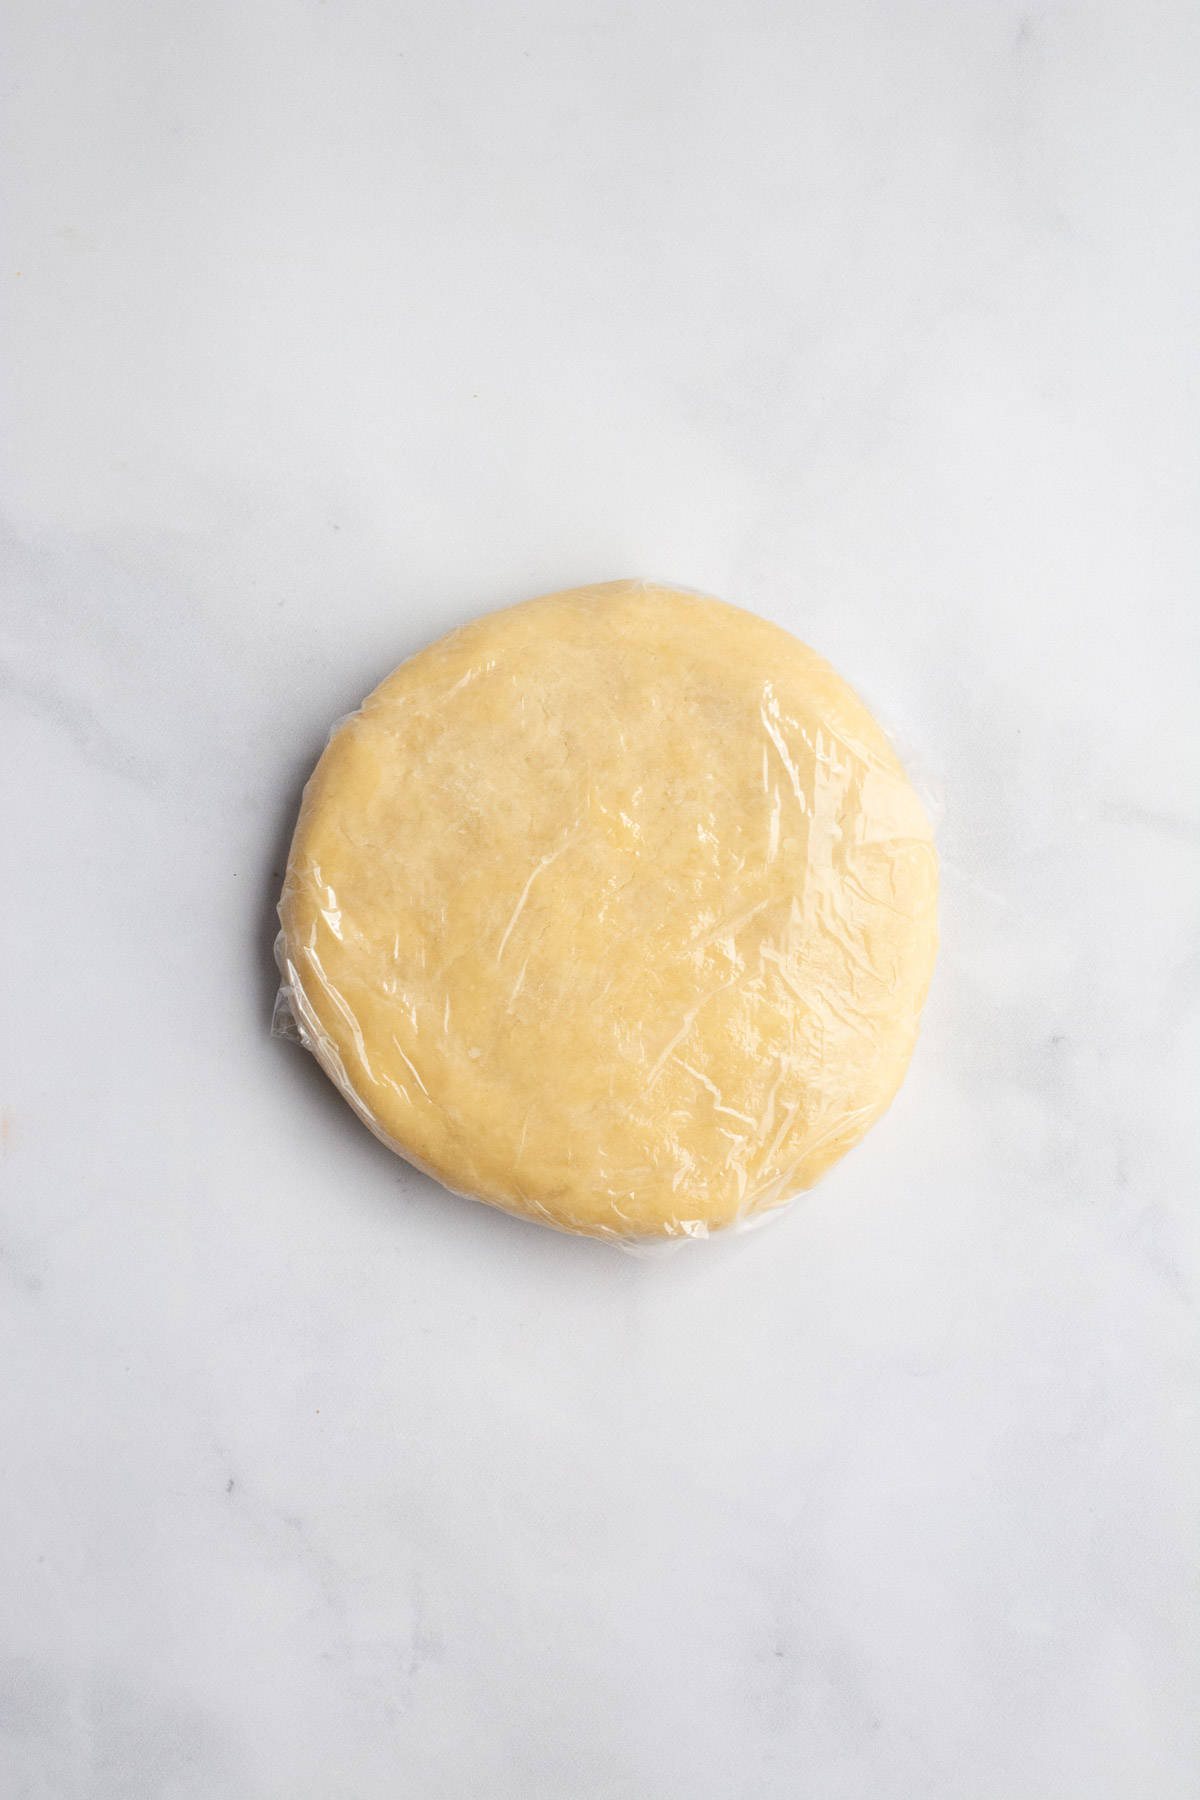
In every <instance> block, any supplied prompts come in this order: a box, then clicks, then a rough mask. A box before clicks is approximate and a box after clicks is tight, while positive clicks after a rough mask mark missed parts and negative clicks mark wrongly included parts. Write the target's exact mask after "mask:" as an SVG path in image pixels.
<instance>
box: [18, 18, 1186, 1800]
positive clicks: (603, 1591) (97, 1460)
mask: <svg viewBox="0 0 1200 1800" xmlns="http://www.w3.org/2000/svg"><path fill="white" fill-rule="evenodd" d="M7 68H8V72H9V73H8V87H9V103H8V107H7V111H6V121H5V124H4V127H3V131H4V133H5V136H4V142H3V146H2V147H3V151H4V154H5V162H6V167H7V169H8V171H9V181H8V183H7V192H6V199H5V226H6V230H5V234H4V236H5V246H6V249H5V261H4V268H3V270H2V271H0V294H2V296H3V300H2V304H3V331H2V332H0V345H2V346H3V348H2V349H0V356H2V357H3V362H4V389H5V407H4V418H3V424H2V426H0V435H2V438H3V447H4V452H5V459H4V470H5V473H4V476H3V482H4V490H3V508H2V513H0V520H2V523H0V593H2V595H3V600H2V603H0V731H2V732H3V746H2V749H0V771H2V772H3V773H2V780H3V786H4V814H3V847H4V855H3V859H2V860H3V866H4V871H5V873H4V879H3V881H2V882H0V909H2V917H3V927H4V943H5V946H6V950H7V956H6V973H5V988H4V1000H3V1005H2V1007H0V1016H2V1017H3V1021H4V1026H5V1029H4V1030H3V1031H2V1032H0V1368H2V1369H3V1371H4V1373H3V1377H2V1379H0V1426H2V1431H3V1443H4V1446H5V1448H4V1455H3V1457H2V1458H0V1596H2V1603H0V1795H3V1796H4V1800H142V1797H146V1800H158V1797H160V1796H161V1797H162V1800H167V1797H170V1800H184V1797H187V1800H192V1797H194V1800H330V1797H331V1796H337V1800H395V1797H396V1796H401V1795H402V1796H404V1797H405V1800H442V1797H444V1800H460V1797H461V1796H463V1795H482V1796H487V1797H488V1800H649V1797H651V1796H653V1797H654V1800H675V1797H676V1796H687V1800H743V1797H744V1800H797V1797H799V1796H804V1797H806V1800H807V1797H809V1796H811V1797H812V1800H868V1797H869V1800H912V1797H913V1796H918V1795H919V1796H921V1800H1046V1797H1048V1796H1054V1800H1134V1797H1135V1796H1136V1797H1137V1800H1141V1797H1142V1796H1151V1795H1152V1796H1153V1797H1154V1800H1195V1796H1196V1794H1197V1769H1198V1768H1200V1730H1198V1726H1197V1720H1198V1717H1200V1709H1198V1708H1197V1705H1196V1697H1197V1693H1198V1692H1200V1615H1198V1606H1197V1595H1198V1593H1200V1539H1198V1538H1197V1533H1196V1528H1195V1527H1196V1518H1197V1508H1198V1505H1200V1444H1198V1442H1197V1439H1198V1435H1200V1419H1198V1416H1197V1403H1196V1394H1197V1392H1198V1378H1200V1332H1198V1329H1197V1324H1198V1307H1200V1226H1198V1223H1197V1220H1198V1217H1200V1212H1198V1208H1197V1194H1198V1192H1200V1148H1198V1142H1200V1140H1198V1136H1197V1130H1196V1119H1197V1093H1198V1091H1200V949H1198V945H1200V812H1198V810H1197V804H1196V795H1197V793H1200V731H1198V730H1197V726H1196V713H1195V703H1196V692H1197V680H1198V677H1200V608H1198V606H1197V600H1196V595H1197V591H1198V584H1200V529H1198V526H1197V511H1196V504H1195V496H1196V493H1197V491H1198V488H1200V429H1198V427H1200V416H1198V413H1197V394H1198V393H1200V350H1198V348H1197V339H1196V331H1195V294H1196V290H1197V281H1198V278H1200V246H1198V243H1197V239H1196V233H1195V229H1194V220H1195V218H1196V213H1197V203H1198V201H1200V114H1198V113H1197V109H1196V105H1195V93H1196V85H1197V80H1198V79H1200V37H1198V35H1197V31H1196V23H1195V17H1194V13H1193V11H1192V9H1190V8H1188V7H1187V6H1185V5H1184V4H1182V0H1166V3H1165V4H1163V5H1161V6H1156V7H1154V8H1152V9H1145V8H1134V7H1131V6H1128V5H1125V4H1123V3H1121V0H1100V3H1099V4H1097V5H1094V6H1088V7H1082V6H1072V5H1059V4H1051V3H1050V0H1033V3H1031V4H1008V3H1007V0H997V3H996V4H994V5H989V6H966V7H959V6H953V5H950V4H945V5H940V4H935V5H917V4H915V3H914V4H904V5H901V6H899V7H885V6H881V5H877V4H875V3H874V0H851V4H849V5H842V4H839V5H834V4H833V3H832V0H815V3H814V4H811V5H807V6H804V7H797V8H791V9H788V8H779V7H777V8H770V7H767V8H763V7H759V8H757V9H753V8H751V9H741V10H739V9H736V8H735V9H730V8H728V7H719V6H717V5H715V4H710V3H709V0H701V3H700V4H699V5H694V6H692V7H689V8H681V7H679V6H677V5H673V4H670V3H669V0H650V3H649V4H645V5H642V6H640V7H637V8H628V7H626V8H616V9H613V8H607V9H605V8H601V7H598V6H595V5H591V4H584V3H582V0H555V4H553V5H552V4H550V3H549V0H545V3H543V0H533V3H532V4H530V5H524V6H521V7H514V6H508V5H501V6H490V7H489V6H483V5H481V4H477V3H476V0H464V3H463V4H462V5H459V6H456V7H451V8H449V9H446V8H436V7H427V8H424V9H421V8H413V7H404V6H390V5H385V4H383V3H382V0H355V3H354V4H351V5H348V6H343V7H330V6H325V5H321V4H318V3H317V0H298V4H296V5H294V6H288V7H285V8H280V7H278V6H273V5H271V4H268V0H247V3H246V4H243V5H241V6H239V7H236V8H233V9H228V8H226V9H213V8H204V7H199V8H197V7H188V6H185V5H184V4H182V0H167V3H166V4H164V5H160V6H158V7H155V8H153V9H149V10H147V9H145V8H140V9H135V8H134V7H132V6H131V4H130V3H129V0H98V3H97V4H94V5H92V6H91V7H88V8H84V9H82V10H81V9H78V8H75V7H70V6H68V5H67V4H66V0H37V3H36V4H35V3H34V0H17V4H16V6H15V8H13V9H10V30H9V43H8V56H7ZM638 574H644V575H648V576H651V577H655V578H659V579H663V580H668V581H672V582H676V583H678V584H680V585H683V586H687V587H693V588H698V589H701V590H706V591H710V592H714V593H718V594H721V595H722V596H724V597H725V598H727V599H729V600H732V601H735V602H738V603H739V604H742V605H745V606H748V607H750V608H752V609H754V610H756V611H759V612H761V613H764V614H765V615H767V616H768V617H771V618H774V619H776V620H778V621H779V622H780V623H781V624H784V625H785V626H787V627H789V628H790V629H792V630H794V631H795V632H796V633H797V634H798V635H799V636H801V637H803V638H804V639H805V640H806V641H808V642H811V643H812V644H813V645H814V646H815V647H816V648H817V649H819V650H820V651H821V652H822V653H823V654H825V655H826V656H828V657H829V658H830V660H831V661H832V662H833V663H834V664H835V666H836V667H837V668H838V669H839V670H840V671H841V672H842V673H844V674H845V675H846V677H847V678H848V679H850V680H851V681H852V683H854V685H855V686H857V687H858V688H859V689H860V690H861V692H862V693H863V695H864V697H865V698H866V700H867V702H868V704H869V705H870V706H871V707H872V709H873V710H874V711H875V712H876V713H877V714H878V715H879V716H880V717H881V718H882V719H883V720H884V721H885V722H886V723H888V724H889V725H890V726H891V728H892V729H893V731H894V733H895V735H896V739H897V742H898V743H899V744H900V746H901V748H902V750H903V752H904V755H905V757H906V758H907V759H908V760H909V762H910V763H911V765H912V767H913V770H914V773H915V775H916V776H917V778H918V780H919V781H920V782H921V784H922V786H923V788H924V789H925V790H926V791H928V792H929V793H930V794H931V795H932V796H933V798H934V800H935V802H936V805H937V808H938V811H939V814H940V826H939V846H940V851H941V856H942V868H943V886H942V908H941V928H942V951H941V959H940V963H939V967H938V972H937V975H936V978H935V983H934V989H933V993H932V996H931V1000H930V1005H929V1008H928V1013H927V1018H926V1023H925V1028H924V1031H923V1035H922V1040H921V1044H920V1046H919V1049H918V1053H917V1056H916V1059H915V1061H914V1064H913V1067H912V1071H911V1074H910V1076H909V1079H908V1081H907V1082H906V1084H905V1087H904V1089H903V1092H902V1094H901V1096H900V1098H899V1100H898V1101H897V1103H896V1105H895V1106H894V1107H893V1109H892V1111H891V1112H890V1113H889V1115H888V1116H887V1118H886V1119H885V1120H884V1121H883V1122H882V1123H881V1125H880V1126H879V1127H878V1128H877V1129H876V1130H875V1131H874V1132H873V1133H872V1134H871V1136H870V1137H869V1139H868V1140H867V1141H866V1142H865V1143H864V1144H863V1145H862V1146H861V1147H860V1148H859V1149H858V1150H857V1151H855V1153H854V1154H853V1155H852V1156H850V1157H849V1158H848V1159H847V1160H846V1162H845V1163H844V1164H843V1165H842V1166H841V1167H840V1168H839V1169H838V1170H837V1171H836V1172H835V1173H834V1175H833V1176H831V1177H830V1178H829V1179H828V1180H827V1181H826V1182H825V1183H823V1184H822V1185H821V1186H820V1187H818V1188H817V1189H815V1190H814V1191H813V1192H812V1193H811V1194H810V1195H809V1196H807V1197H806V1198H805V1199H804V1200H803V1201H802V1202H801V1203H800V1204H798V1205H797V1206H796V1207H794V1208H793V1209H792V1210H791V1211H790V1212H789V1214H788V1215H787V1216H786V1217H785V1218H784V1219H783V1220H781V1221H780V1222H779V1223H777V1224H775V1225H773V1226H772V1228H771V1229H770V1230H768V1231H762V1232H752V1233H748V1234H746V1235H745V1236H743V1237H736V1238H732V1239H729V1240H727V1241H724V1242H720V1243H713V1244H709V1245H686V1246H684V1247H683V1248H681V1249H680V1250H679V1252H678V1253H677V1254H676V1255H673V1256H670V1257H668V1258H666V1259H662V1258H650V1259H635V1258H631V1257H626V1256H622V1255H620V1254H619V1253H617V1252H614V1251H612V1250H610V1249H607V1248H606V1247H604V1246H602V1245H598V1244H595V1243H590V1242H578V1241H571V1240H568V1239H566V1238H562V1237H559V1236H556V1235H555V1234H553V1233H550V1232H547V1231H544V1230H540V1229H538V1228H536V1227H531V1226H523V1225H520V1224H518V1223H516V1222H514V1221H512V1220H510V1219H507V1218H504V1217H502V1216H500V1215H498V1214H494V1213H491V1212H488V1211H486V1210H485V1209H483V1208H479V1207H472V1206H470V1205H468V1204H466V1203H464V1202H462V1201H459V1200H456V1199H454V1198H452V1197H450V1196H448V1195H446V1194H444V1193H443V1192H441V1191H440V1190H439V1189H438V1188H437V1187H435V1186H434V1184H432V1183H431V1182H429V1181H426V1180H424V1179H423V1178H422V1177H420V1176H419V1175H417V1174H416V1173H414V1172H413V1171H411V1170H410V1169H408V1168H406V1167H405V1166H404V1165H403V1164H401V1163H399V1162H398V1161H397V1160H396V1159H395V1158H394V1157H392V1156H391V1155H390V1153H388V1152H387V1151H386V1150H385V1149H384V1148H383V1147H382V1146H381V1145H380V1144H378V1143H376V1142H375V1140H374V1139H372V1138H371V1137H370V1136H369V1134H368V1133H367V1132H366V1131H365V1130H364V1129H363V1127H362V1126H361V1125H360V1124H359V1123H358V1122H357V1120H356V1119H355V1118H354V1117H353V1116H352V1115H351V1113H350V1112H349V1110H348V1109H347V1108H346V1106H345V1105H344V1104H343V1102H342V1101H341V1100H340V1099H339V1097H338V1096H337V1095H336V1093H334V1091H333V1090H332V1088H331V1087H330V1085H329V1084H328V1082H326V1081H325V1079H324V1077H323V1076H322V1075H321V1074H320V1072H319V1070H317V1069H316V1067H315V1066H314V1065H313V1064H312V1063H311V1061H310V1060H308V1059H307V1058H306V1057H305V1056H304V1055H303V1053H302V1052H301V1051H300V1050H299V1049H298V1048H297V1047H296V1046H294V1045H291V1044H287V1043H282V1042H280V1041H278V1040H273V1039H272V1038H271V1037H270V1035H269V1021H270V1014H271V1004H272V1000H273V996H274V987H275V977H274V968H273V964H272V961H271V942H272V938H273V935H274V904H275V899H276V897H277V893H278V887H279V881H280V875H281V870H282V866H283V860H284V857H285V856H286V849H287V843H288V838H289V833H290V830H291V825H292V821H293V819H294V816H295V810H296V805H297V800H298V795H299V789H300V786H301V783H302V782H303V779H304V776H305V774H306V772H307V770H308V769H309V768H310V767H311V765H312V762H313V760H314V759H315V756H316V754H317V752H318V750H319V748H320V746H321V744H322V743H323V741H324V737H325V733H326V730H327V728H328V726H329V725H330V723H331V722H332V721H333V720H334V719H335V718H336V717H337V716H338V715H339V714H341V713H343V712H345V711H346V710H347V709H348V708H349V707H351V706H352V705H354V704H355V703H356V701H357V700H358V699H359V698H360V697H361V696H362V694H363V693H365V692H366V691H367V690H368V689H369V688H370V687H371V686H373V685H374V683H375V682H376V681H377V680H378V679H379V678H380V676H382V675H383V674H384V673H385V672H386V671H387V670H388V669H389V668H390V667H391V666H393V664H394V663H395V662H397V661H398V660H400V659H401V658H402V657H404V656H406V655H408V654H409V653H411V652H412V651H413V650H415V649H416V648H418V647H419V646H420V645H421V644H422V643H425V642H427V641H429V640H430V639H432V638H433V637H436V636H437V635H439V634H440V633H441V632H443V631H445V630H446V629H448V628H449V627H450V626H451V625H453V624H455V623H456V622H458V621H460V620H462V619H465V618H468V617H470V616H471V615H473V614H474V613H476V612H478V611H480V610H482V609H484V608H486V607H492V606H499V605H503V604H506V603H508V602H511V601H514V600H518V599H521V598H523V597H526V596H528V595H531V594H535V593H539V592H546V591H549V590H552V589H555V588H559V587H564V586H570V585H574V584H578V583H580V582H585V581H591V580H605V579H612V578H616V577H619V576H623V575H638Z"/></svg>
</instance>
